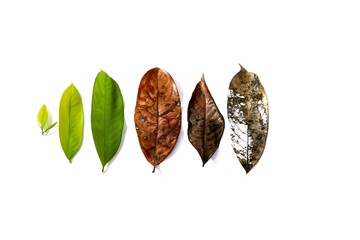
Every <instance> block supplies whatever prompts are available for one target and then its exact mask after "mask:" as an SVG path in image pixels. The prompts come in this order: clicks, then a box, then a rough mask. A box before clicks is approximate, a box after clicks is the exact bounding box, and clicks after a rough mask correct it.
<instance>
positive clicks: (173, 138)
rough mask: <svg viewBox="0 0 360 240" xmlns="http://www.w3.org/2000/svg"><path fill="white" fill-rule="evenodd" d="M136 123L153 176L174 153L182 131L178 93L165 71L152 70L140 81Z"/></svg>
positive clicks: (141, 144) (135, 116)
mask: <svg viewBox="0 0 360 240" xmlns="http://www.w3.org/2000/svg"><path fill="white" fill-rule="evenodd" d="M134 121H135V127H136V132H137V135H138V139H139V143H140V146H141V149H142V151H143V153H144V155H145V157H146V159H147V161H148V162H150V163H151V164H152V165H153V166H154V169H153V172H154V171H155V167H156V166H157V165H159V164H160V163H161V162H162V161H164V159H165V158H166V157H167V156H168V155H169V154H170V152H171V151H172V150H173V148H174V146H175V145H176V142H177V139H178V136H179V133H180V127H181V106H180V97H179V93H178V90H177V87H176V84H175V82H174V80H173V78H172V77H171V76H170V74H169V73H167V72H166V71H165V70H162V69H160V68H153V69H151V70H149V71H148V72H146V73H145V75H144V76H143V78H142V79H141V82H140V85H139V90H138V95H137V101H136V107H135V114H134Z"/></svg>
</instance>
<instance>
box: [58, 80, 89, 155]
mask: <svg viewBox="0 0 360 240" xmlns="http://www.w3.org/2000/svg"><path fill="white" fill-rule="evenodd" d="M83 135H84V110H83V104H82V99H81V96H80V93H79V92H78V90H77V89H76V87H75V86H74V84H71V85H70V86H69V87H68V88H67V89H66V90H65V91H64V93H63V95H62V97H61V101H60V108H59V136H60V143H61V147H62V149H63V151H64V153H65V155H66V157H67V159H68V160H69V161H70V162H71V161H72V159H73V157H74V156H75V154H76V153H77V152H78V151H79V149H80V147H81V144H82V141H83Z"/></svg>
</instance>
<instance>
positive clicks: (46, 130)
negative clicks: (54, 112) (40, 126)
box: [45, 122, 57, 132]
mask: <svg viewBox="0 0 360 240" xmlns="http://www.w3.org/2000/svg"><path fill="white" fill-rule="evenodd" d="M56 124H57V122H54V123H53V124H51V125H50V126H49V127H47V128H46V129H45V132H48V131H49V130H50V129H52V128H53V127H55V125H56Z"/></svg>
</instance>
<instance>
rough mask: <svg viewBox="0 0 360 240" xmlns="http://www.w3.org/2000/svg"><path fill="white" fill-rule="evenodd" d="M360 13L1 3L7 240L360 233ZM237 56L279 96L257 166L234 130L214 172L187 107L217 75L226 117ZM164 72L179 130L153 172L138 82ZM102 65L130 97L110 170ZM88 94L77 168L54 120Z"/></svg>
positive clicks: (344, 6) (252, 4) (1, 160)
mask: <svg viewBox="0 0 360 240" xmlns="http://www.w3.org/2000/svg"><path fill="white" fill-rule="evenodd" d="M358 10H359V7H358V6H357V4H356V1H345V0H342V1H232V2H231V1H206V2H204V3H200V2H195V1H178V2H170V1H128V2H121V1H39V0H33V1H16V0H14V1H1V3H0V70H1V75H0V83H1V86H0V107H1V117H0V121H1V122H0V123H1V124H0V139H1V155H0V194H1V195H0V239H158V240H160V239H329V238H331V239H359V238H360V230H359V222H360V206H359V204H360V196H359V189H360V158H359V154H358V149H359V142H360V141H359V134H360V131H359V109H358V108H359V105H358V102H359V98H358V96H357V94H358V86H359V84H358V83H359V81H360V79H359V76H360V74H359V56H360V51H359V50H360V49H359V44H360V37H359V24H358V23H359V22H360V15H359V11H358ZM238 63H241V64H242V65H243V66H244V67H245V68H246V69H247V70H248V71H252V72H255V73H257V74H258V76H259V77H260V79H261V81H262V83H263V85H264V87H265V89H266V91H267V94H268V98H269V104H270V105H269V107H270V129H269V136H268V141H267V146H266V149H265V152H264V155H263V157H262V159H261V160H260V162H259V163H258V165H257V166H256V167H255V168H254V169H253V170H252V171H251V172H250V173H249V174H248V175H246V174H245V171H244V170H243V168H242V167H241V165H240V163H239V162H238V160H237V158H236V156H235V154H234V152H233V150H232V148H231V142H230V137H229V134H230V132H229V125H228V121H227V120H226V130H225V133H224V136H223V139H222V142H221V144H220V147H219V149H218V151H217V153H216V154H215V156H214V157H213V159H212V160H210V161H209V162H208V163H207V164H206V166H205V167H204V168H203V167H201V160H200V158H199V156H198V154H197V152H196V151H195V149H194V148H193V147H192V146H191V144H190V143H189V141H188V139H187V120H186V119H187V118H186V117H187V114H186V111H187V105H188V101H189V99H190V97H191V93H192V91H193V89H194V87H195V85H196V83H197V82H198V81H199V80H200V77H201V74H202V73H205V79H206V81H207V84H208V87H209V89H210V91H211V92H212V94H213V97H214V99H215V100H216V102H217V104H218V106H219V108H220V110H221V112H222V114H223V115H224V117H225V118H226V102H227V93H228V84H229V82H230V80H231V78H232V77H233V75H234V74H236V73H237V72H238V71H239V67H238ZM153 67H160V68H163V69H165V70H167V71H168V72H169V73H170V74H171V75H172V76H173V78H174V79H175V81H176V83H177V86H178V89H179V91H180V95H181V101H182V108H183V115H182V120H183V124H182V130H181V134H180V138H179V140H178V144H177V146H176V148H175V149H174V151H173V153H172V154H171V155H170V156H169V157H168V159H167V160H166V161H164V162H163V163H162V164H161V166H160V167H159V168H158V169H157V170H156V172H155V173H154V174H152V173H151V171H152V166H151V165H150V164H149V163H148V162H147V161H146V160H145V157H144V156H143V154H142V152H141V150H140V147H139V145H138V140H137V137H136V132H135V127H134V124H133V114H134V107H135V101H136V94H137V88H138V84H139V81H140V79H141V77H142V76H143V74H144V73H145V72H146V71H147V70H149V69H150V68H153ZM100 69H103V70H105V71H106V72H107V73H108V74H109V75H110V76H111V77H113V78H114V79H115V80H116V81H117V82H118V84H119V86H120V88H121V91H122V93H123V96H124V100H125V120H126V130H125V132H124V138H123V144H122V146H121V149H120V152H119V154H118V155H117V157H116V159H115V160H114V161H113V162H112V164H111V165H110V167H109V168H108V171H107V172H106V173H101V164H100V161H99V159H98V157H97V153H96V151H95V147H94V144H93V141H92V135H91V127H90V108H91V94H92V87H93V82H94V79H95V76H96V74H97V73H98V72H99V71H100ZM71 83H74V84H75V86H76V87H77V88H78V90H79V91H80V93H81V96H82V99H83V103H84V112H85V133H84V142H83V145H82V148H81V150H80V151H79V153H78V154H77V155H76V156H75V158H74V159H73V163H72V164H70V163H69V162H68V160H67V159H66V157H65V155H64V154H63V152H62V149H61V147H60V142H59V137H58V132H57V129H55V131H54V132H53V134H52V135H50V136H41V131H40V129H39V127H38V125H37V112H38V110H39V109H40V107H41V105H42V104H44V103H45V104H47V106H48V108H49V110H50V112H51V113H52V116H53V118H54V120H57V119H58V106H59V101H60V97H61V94H62V92H63V91H64V90H65V88H66V87H68V86H69V85H70V84H71Z"/></svg>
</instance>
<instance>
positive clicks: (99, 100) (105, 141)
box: [91, 71, 124, 172]
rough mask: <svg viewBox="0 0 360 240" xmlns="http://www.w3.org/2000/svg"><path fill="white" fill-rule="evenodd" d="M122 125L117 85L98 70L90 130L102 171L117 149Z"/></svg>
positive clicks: (119, 95)
mask: <svg viewBox="0 0 360 240" xmlns="http://www.w3.org/2000/svg"><path fill="white" fill-rule="evenodd" d="M123 126H124V102H123V97H122V95H121V91H120V88H119V85H118V84H117V83H116V82H115V81H114V80H113V79H112V78H111V77H110V76H109V75H108V74H107V73H106V72H104V71H100V72H99V73H98V75H97V76H96V79H95V83H94V89H93V95H92V106H91V130H92V135H93V139H94V143H95V147H96V151H97V153H98V155H99V158H100V161H101V164H102V171H103V172H104V168H105V165H106V164H107V163H108V162H110V160H111V159H112V158H113V157H114V155H115V154H116V152H117V151H118V149H119V146H120V141H121V135H122V131H123Z"/></svg>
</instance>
